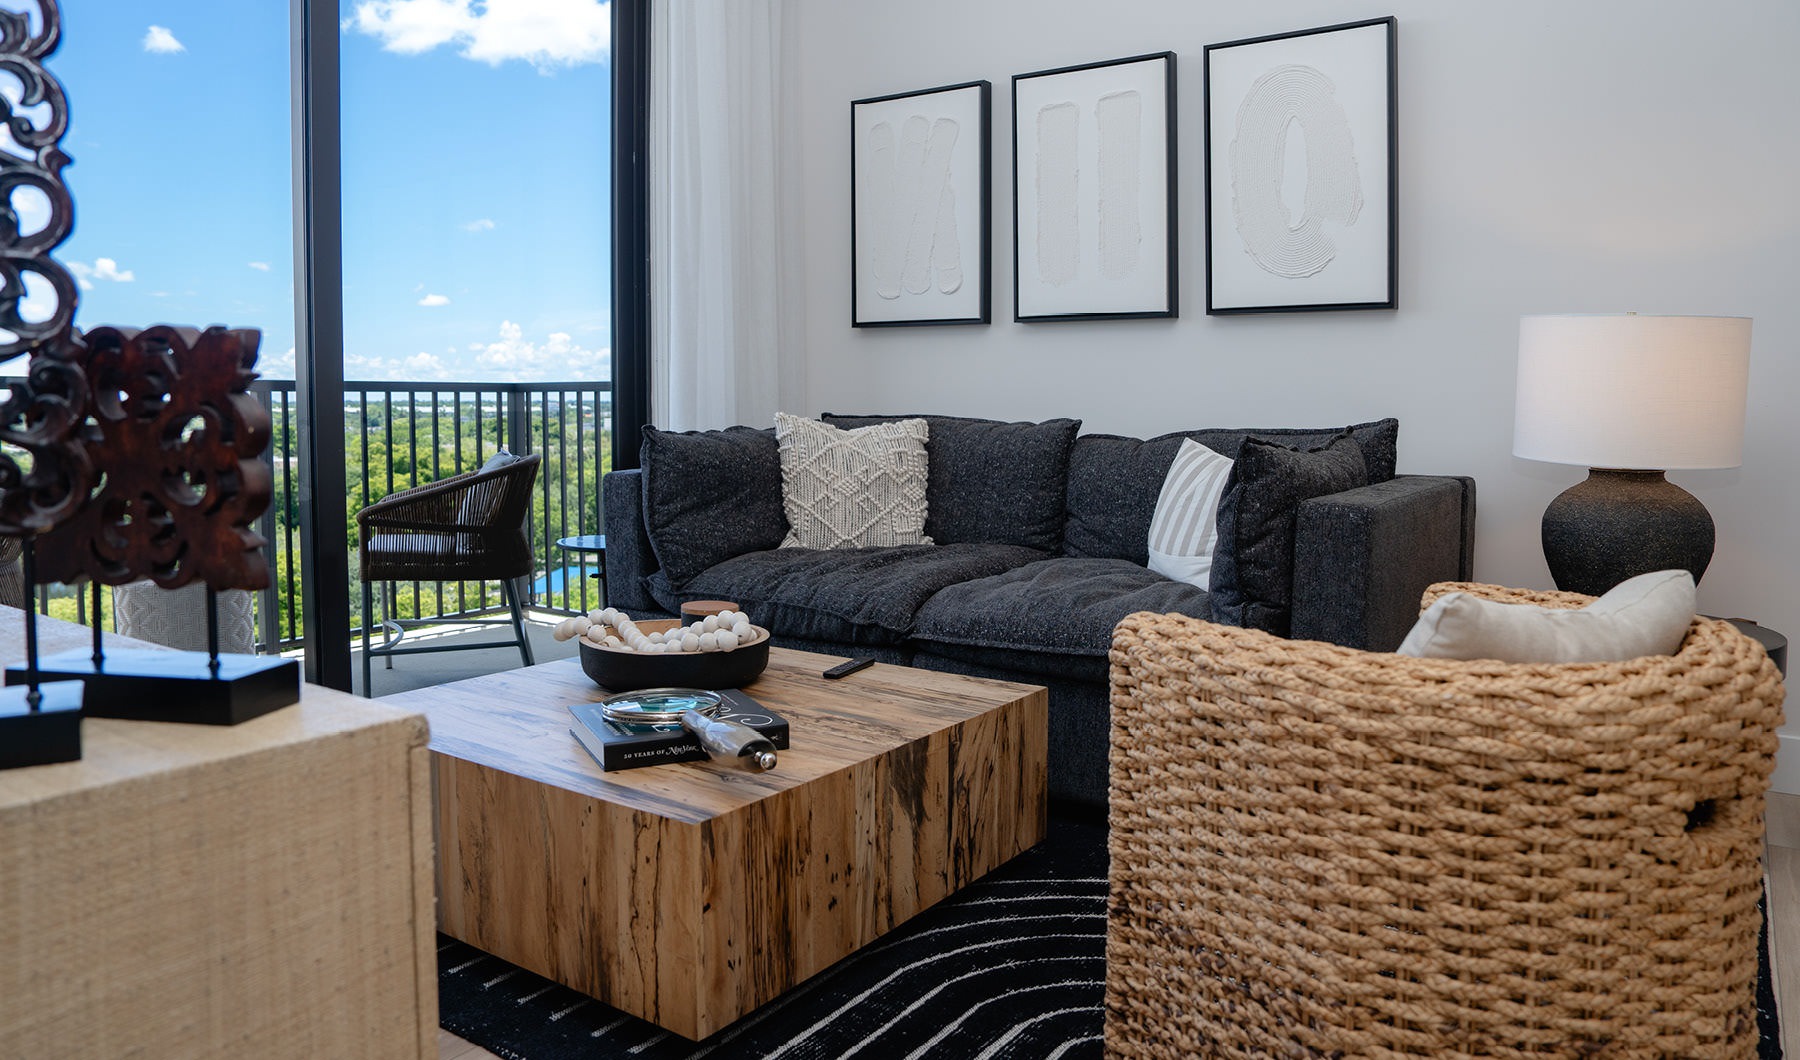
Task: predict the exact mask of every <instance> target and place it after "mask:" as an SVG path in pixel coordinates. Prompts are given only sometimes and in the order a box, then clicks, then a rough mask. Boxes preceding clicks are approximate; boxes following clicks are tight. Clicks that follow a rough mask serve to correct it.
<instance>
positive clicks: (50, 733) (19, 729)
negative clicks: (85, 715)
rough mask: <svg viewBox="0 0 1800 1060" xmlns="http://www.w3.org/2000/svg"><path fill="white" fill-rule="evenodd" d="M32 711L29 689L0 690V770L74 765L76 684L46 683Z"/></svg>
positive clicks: (77, 722) (78, 710)
mask: <svg viewBox="0 0 1800 1060" xmlns="http://www.w3.org/2000/svg"><path fill="white" fill-rule="evenodd" d="M38 687H39V689H40V690H41V692H42V693H43V698H42V699H41V700H40V701H39V702H38V709H37V710H32V709H31V704H30V703H29V702H28V701H27V699H26V696H27V695H28V693H29V690H28V689H24V688H7V689H0V769H18V768H20V767H22V766H43V765H49V764H51V763H52V762H73V761H75V760H77V759H79V758H80V757H81V695H82V687H81V685H80V684H79V683H73V682H71V683H65V682H61V681H56V682H46V683H44V684H42V685H39V686H38Z"/></svg>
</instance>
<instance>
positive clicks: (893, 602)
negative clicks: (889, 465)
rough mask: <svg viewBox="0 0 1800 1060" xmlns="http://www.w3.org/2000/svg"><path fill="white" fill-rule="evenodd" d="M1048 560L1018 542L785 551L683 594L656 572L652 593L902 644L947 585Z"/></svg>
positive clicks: (732, 567)
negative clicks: (732, 604) (721, 603)
mask: <svg viewBox="0 0 1800 1060" xmlns="http://www.w3.org/2000/svg"><path fill="white" fill-rule="evenodd" d="M1043 558H1044V553H1042V552H1040V551H1038V550H1036V549H1030V548H1023V547H1020V546H1018V545H974V544H961V545H900V546H898V547H895V548H851V549H810V548H779V549H770V550H768V551H765V552H752V553H749V554H748V555H743V556H734V557H732V558H731V559H728V560H726V561H724V562H723V563H720V564H718V565H716V566H714V567H711V568H709V569H707V570H706V571H704V572H703V573H701V574H700V575H699V576H698V577H695V578H694V579H692V580H691V581H689V582H688V583H687V584H686V585H685V586H682V587H681V588H679V589H675V588H673V587H672V586H671V585H670V583H669V581H668V580H667V579H664V578H662V577H661V572H658V573H657V574H655V575H652V576H651V578H650V590H651V592H652V593H653V594H654V595H655V596H656V598H657V602H658V603H659V604H661V605H662V606H663V607H665V608H667V609H669V610H670V611H678V610H680V607H681V604H682V602H683V601H685V600H705V599H716V600H734V601H736V602H737V604H738V606H739V607H741V608H742V609H743V610H744V612H745V613H746V614H748V615H749V616H750V620H751V621H752V622H755V623H756V624H757V625H759V626H764V627H767V628H768V629H769V630H770V631H771V632H773V633H775V634H776V635H778V636H781V637H787V638H800V639H805V640H817V641H836V642H838V643H840V644H898V643H900V642H901V641H903V640H905V639H906V637H907V635H908V634H910V633H911V632H912V629H913V619H914V616H915V615H917V614H918V611H919V608H920V607H921V606H922V605H923V604H924V603H925V601H926V600H928V599H930V598H931V597H932V595H933V594H935V593H937V592H938V591H939V590H941V589H943V588H944V587H945V586H948V585H956V584H959V583H962V582H967V581H973V580H975V579H980V578H986V577H989V576H990V575H994V574H999V573H1000V572H1002V571H1006V570H1010V569H1012V568H1014V567H1018V566H1021V565H1023V564H1026V563H1030V562H1032V561H1033V560H1039V559H1043Z"/></svg>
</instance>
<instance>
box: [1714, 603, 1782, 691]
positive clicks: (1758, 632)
mask: <svg viewBox="0 0 1800 1060" xmlns="http://www.w3.org/2000/svg"><path fill="white" fill-rule="evenodd" d="M1725 621H1727V622H1729V623H1731V624H1732V625H1734V626H1736V627H1737V629H1738V632H1739V633H1742V634H1743V635H1744V636H1746V637H1749V638H1750V639H1751V640H1753V641H1755V642H1756V643H1758V644H1761V645H1762V646H1763V650H1764V651H1766V652H1768V653H1769V661H1770V662H1773V663H1774V664H1775V668H1776V669H1777V670H1780V671H1781V676H1783V677H1786V676H1787V648H1788V645H1787V636H1786V635H1785V634H1781V633H1777V632H1775V631H1774V630H1772V629H1770V628H1769V627H1768V626H1762V625H1758V624H1756V623H1755V622H1752V621H1750V620H1749V619H1747V618H1728V619H1726V620H1725Z"/></svg>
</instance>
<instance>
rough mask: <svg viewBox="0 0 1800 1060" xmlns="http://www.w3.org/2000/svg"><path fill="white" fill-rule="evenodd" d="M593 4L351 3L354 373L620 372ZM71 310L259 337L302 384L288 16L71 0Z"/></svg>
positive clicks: (349, 299)
mask: <svg viewBox="0 0 1800 1060" xmlns="http://www.w3.org/2000/svg"><path fill="white" fill-rule="evenodd" d="M606 15H607V11H606V5H605V4H604V3H600V2H597V0H344V2H343V3H342V5H341V17H342V22H343V31H342V34H341V49H342V51H341V64H342V75H343V130H344V143H343V155H344V332H345V350H344V357H345V374H346V376H347V377H348V378H350V379H417V380H445V379H454V380H472V381H488V380H528V381H542V380H562V379H567V380H577V379H604V378H607V377H609V375H610V368H609V365H608V363H607V352H608V349H609V347H610V345H611V327H610V319H609V308H608V303H609V292H608V286H609V283H610V264H609V260H608V254H609V250H608V248H609V245H610V234H609V233H610V222H609V217H608V212H609V205H608V199H609V186H610V180H611V177H610V162H609V157H610V156H609V150H608V140H609V137H610V127H609V125H610V93H611V89H610V81H609V79H610V70H609V66H608V61H607V60H608V44H609V42H608V40H607V35H606V24H607V18H606ZM63 21H64V33H63V43H62V45H61V47H60V48H59V49H58V51H57V53H56V54H55V55H54V56H52V57H51V60H50V68H51V70H52V71H53V72H54V73H55V74H56V75H57V76H58V77H59V78H60V79H61V80H62V82H63V85H64V87H65V89H66V91H67V93H68V96H69V106H70V114H71V125H70V130H69V133H68V135H67V136H65V137H64V140H63V146H64V150H65V151H67V152H68V153H69V154H70V155H71V156H72V157H73V158H74V163H73V164H72V165H71V166H70V167H69V168H68V169H67V170H66V171H65V175H66V177H67V181H68V184H69V187H70V190H71V192H72V194H73V195H74V198H75V215H76V222H75V231H74V234H73V235H71V236H70V237H69V239H68V241H67V242H65V243H64V244H63V246H62V248H61V249H60V250H59V251H58V253H57V257H58V259H59V260H61V261H62V262H63V263H64V264H65V265H66V266H68V267H69V268H70V270H71V271H73V272H75V273H76V275H77V277H78V279H79V280H80V281H81V284H82V287H83V290H82V291H81V300H82V301H81V308H80V311H79V313H78V314H77V323H78V324H80V325H82V326H84V327H92V326H96V325H99V324H127V325H136V326H143V325H148V324H153V323H175V324H196V325H205V324H213V323H222V324H230V325H234V326H249V327H259V328H261V329H262V331H263V353H262V360H263V370H264V374H266V375H269V376H271V377H285V378H291V377H292V354H291V350H292V348H293V345H294V325H293V231H292V209H291V204H292V195H291V175H290V167H291V155H290V145H289V123H290V121H291V113H292V103H291V99H290V89H289V61H290V60H289V41H288V5H287V4H286V3H285V2H281V0H254V2H240V3H231V4H225V3H220V2H218V0H63Z"/></svg>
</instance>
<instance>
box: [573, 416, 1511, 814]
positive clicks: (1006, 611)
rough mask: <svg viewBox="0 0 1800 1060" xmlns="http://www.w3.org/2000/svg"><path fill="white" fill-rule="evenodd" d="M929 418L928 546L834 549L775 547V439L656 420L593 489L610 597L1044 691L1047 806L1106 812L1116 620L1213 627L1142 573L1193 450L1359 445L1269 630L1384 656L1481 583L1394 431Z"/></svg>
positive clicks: (1295, 522)
mask: <svg viewBox="0 0 1800 1060" xmlns="http://www.w3.org/2000/svg"><path fill="white" fill-rule="evenodd" d="M897 418H899V417H891V416H886V417H858V416H833V415H827V416H825V417H824V419H825V420H826V421H827V422H831V423H835V424H837V425H839V426H843V427H857V426H863V425H865V424H868V423H873V422H877V421H879V420H887V419H897ZM925 419H926V420H927V421H928V422H929V424H930V438H929V441H928V442H927V444H926V450H927V455H928V458H929V461H930V478H929V482H928V485H927V489H926V497H927V503H928V514H927V519H926V524H925V531H926V533H927V534H928V535H929V536H930V537H931V538H932V540H933V541H934V542H935V543H934V544H931V545H909V546H901V547H896V548H873V549H845V550H833V551H815V550H807V549H793V548H790V549H782V548H779V547H777V546H778V545H779V544H780V542H781V539H782V537H783V535H784V534H785V533H786V531H787V521H786V517H785V516H784V515H783V512H782V503H781V465H780V459H779V455H778V450H777V446H776V441H775V436H774V432H773V431H772V430H756V429H752V428H747V427H734V428H731V429H729V430H726V431H707V432H688V433H682V434H676V433H671V432H663V431H658V430H655V429H654V428H647V429H646V432H645V441H644V447H643V452H642V454H641V457H642V468H641V469H639V470H631V471H615V472H612V473H611V474H609V475H607V476H606V480H605V485H604V489H603V496H604V507H605V523H606V532H607V551H606V587H607V599H608V602H609V603H610V604H612V605H613V606H615V607H619V608H622V609H624V610H627V611H629V612H631V613H632V614H634V615H636V616H638V617H653V616H662V615H668V614H672V613H674V612H675V611H676V610H677V609H678V608H679V607H680V605H681V603H682V602H683V601H686V600H698V599H719V598H722V599H729V600H735V601H737V602H738V603H739V604H740V605H742V606H743V608H744V609H745V610H746V611H747V612H748V613H749V614H750V616H751V617H752V619H753V620H754V621H755V622H756V623H757V624H758V625H762V626H765V627H767V628H768V629H769V630H770V631H771V632H772V633H773V634H774V640H775V643H776V644H778V645H781V646H785V647H791V648H798V649H802V650H808V651H819V652H825V653H828V654H833V655H867V656H874V657H875V658H877V659H879V660H881V661H884V662H892V663H902V664H906V665H911V666H919V667H926V668H929V669H934V670H942V671H948V672H952V673H960V674H969V675H973V676H978V677H992V678H999V679H1002V680H1008V681H1022V682H1026V683H1030V684H1041V685H1045V686H1047V687H1048V688H1049V690H1050V778H1049V779H1050V789H1051V794H1052V796H1054V797H1058V798H1063V799H1070V800H1076V801H1080V802H1086V803H1090V804H1104V802H1105V800H1106V783H1107V734H1108V731H1109V715H1108V709H1109V707H1108V687H1107V678H1108V659H1107V652H1108V650H1109V648H1110V645H1111V639H1112V629H1113V626H1114V625H1116V624H1117V623H1118V621H1119V620H1120V619H1121V618H1123V617H1125V616H1126V615H1128V614H1131V613H1133V612H1135V611H1157V612H1171V611H1173V612H1180V613H1183V614H1188V615H1194V616H1197V617H1202V618H1212V619H1215V620H1218V619H1219V617H1220V616H1219V615H1217V614H1215V608H1214V607H1213V605H1212V601H1211V600H1210V599H1209V592H1208V591H1207V590H1205V589H1201V588H1199V587H1197V586H1194V585H1190V584H1187V583H1185V582H1177V581H1171V580H1170V579H1168V578H1165V577H1163V576H1162V575H1160V574H1157V573H1155V572H1153V571H1151V570H1149V569H1148V568H1147V567H1145V565H1144V564H1145V562H1146V559H1147V540H1148V532H1149V527H1150V522H1151V518H1152V516H1153V514H1154V512H1155V508H1156V501H1157V497H1158V494H1159V493H1160V491H1161V489H1162V483H1163V478H1164V476H1165V475H1166V474H1167V471H1168V468H1169V465H1170V463H1171V462H1172V461H1173V459H1174V457H1175V453H1176V450H1177V449H1178V448H1179V447H1180V445H1181V441H1182V439H1183V438H1192V439H1194V440H1195V441H1197V442H1199V443H1200V444H1202V445H1205V446H1208V447H1209V448H1212V449H1214V450H1217V451H1219V452H1221V453H1224V454H1225V455H1227V456H1232V457H1234V458H1235V457H1237V456H1238V454H1239V449H1240V447H1242V446H1244V444H1245V441H1244V440H1245V438H1246V437H1248V436H1253V437H1255V438H1258V439H1260V440H1262V441H1259V442H1258V443H1256V444H1258V445H1261V444H1263V441H1266V442H1269V443H1275V447H1276V448H1275V449H1274V450H1273V451H1280V452H1285V449H1281V448H1280V447H1292V448H1294V449H1296V450H1307V449H1316V448H1318V447H1321V446H1324V445H1326V444H1327V443H1330V442H1332V441H1333V439H1334V438H1338V437H1339V436H1342V435H1345V434H1346V433H1347V434H1348V436H1349V437H1350V438H1351V439H1353V440H1354V441H1355V443H1356V444H1357V446H1358V447H1359V448H1360V450H1361V454H1362V457H1363V459H1364V462H1365V466H1366V468H1367V477H1368V479H1369V481H1370V484H1369V485H1366V486H1361V487H1358V488H1354V489H1349V490H1345V491H1342V492H1337V493H1332V494H1329V495H1326V496H1318V497H1313V498H1311V499H1306V500H1304V501H1302V502H1300V503H1299V504H1298V507H1297V508H1296V509H1295V510H1294V514H1293V516H1292V518H1291V519H1289V520H1288V523H1287V525H1288V526H1290V527H1291V533H1292V540H1291V547H1290V546H1289V545H1288V544H1287V543H1286V540H1285V539H1283V540H1282V541H1281V543H1280V545H1279V550H1280V551H1281V552H1283V553H1285V554H1286V555H1285V556H1284V557H1283V558H1284V559H1286V560H1287V561H1288V562H1289V563H1290V564H1291V587H1292V593H1291V599H1290V600H1288V601H1285V602H1284V604H1283V606H1282V607H1281V608H1279V609H1277V610H1278V611H1279V612H1280V613H1279V621H1280V623H1281V626H1282V627H1283V628H1279V629H1276V631H1277V632H1281V633H1283V634H1285V635H1291V636H1293V637H1296V638H1302V639H1316V640H1327V641H1332V642H1335V643H1339V644H1344V645H1347V646H1351V647H1357V648H1363V649H1368V650H1391V649H1392V648H1394V647H1395V646H1397V645H1398V644H1399V642H1400V640H1401V638H1402V637H1403V636H1404V635H1405V633H1406V631H1407V629H1408V628H1410V627H1411V625H1412V623H1413V620H1414V619H1415V618H1416V617H1417V614H1418V606H1419V597H1420V594H1421V592H1422V591H1423V589H1424V588H1425V587H1426V586H1427V585H1429V584H1430V583H1432V582H1435V581H1444V580H1460V579H1467V578H1469V577H1470V574H1471V570H1470V560H1471V554H1472V545H1473V532H1474V522H1475V520H1474V510H1475V486H1474V482H1473V481H1472V480H1470V479H1467V478H1460V477H1447V476H1446V477H1439V476H1424V475H1405V476H1399V477H1396V476H1395V475H1394V457H1395V444H1396V439H1397V432H1398V426H1399V425H1398V423H1397V422H1396V421H1394V420H1382V421H1378V422H1374V423H1366V424H1358V425H1355V426H1353V427H1351V428H1347V429H1346V428H1338V429H1326V430H1294V429H1270V430H1252V429H1229V430H1212V429H1206V430H1193V431H1182V432H1177V433H1173V434H1165V435H1162V436H1159V437H1156V438H1150V439H1147V440H1140V439H1136V438H1126V437H1119V436H1115V435H1106V434H1090V435H1080V436H1078V435H1077V432H1078V430H1079V427H1080V425H1079V423H1078V422H1076V421H1074V420H1051V421H1048V422H1046V423H1039V424H1029V423H1024V424H1021V423H1000V422H997V421H991V420H977V419H968V418H962V417H947V416H927V417H925ZM1340 444H1343V443H1340ZM1229 503H1230V502H1228V504H1229ZM1245 576H1246V577H1247V576H1248V575H1247V574H1246V575H1245ZM1281 576H1282V577H1284V578H1285V577H1288V575H1287V574H1286V573H1285V572H1284V573H1282V575H1281ZM1218 577H1219V574H1218V572H1215V580H1214V583H1213V588H1214V589H1217V588H1218V587H1219V583H1218Z"/></svg>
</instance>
